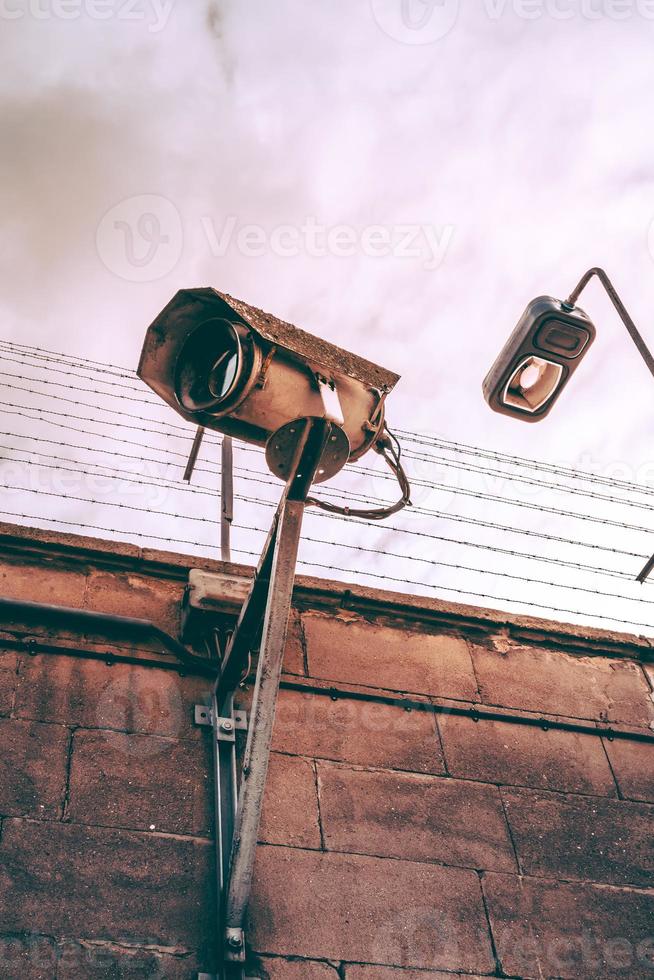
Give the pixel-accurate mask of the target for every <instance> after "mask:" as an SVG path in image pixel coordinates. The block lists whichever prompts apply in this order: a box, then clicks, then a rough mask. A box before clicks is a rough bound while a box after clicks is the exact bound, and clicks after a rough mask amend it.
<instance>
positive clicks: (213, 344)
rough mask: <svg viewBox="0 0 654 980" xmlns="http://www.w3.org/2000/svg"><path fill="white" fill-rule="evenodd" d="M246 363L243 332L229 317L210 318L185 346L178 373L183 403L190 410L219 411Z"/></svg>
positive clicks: (179, 361) (178, 385) (234, 386)
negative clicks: (242, 341)
mask: <svg viewBox="0 0 654 980" xmlns="http://www.w3.org/2000/svg"><path fill="white" fill-rule="evenodd" d="M242 365H243V349H242V346H241V341H240V338H239V334H238V333H237V330H236V328H235V326H234V324H232V323H230V322H229V321H228V320H223V319H215V320H207V321H206V322H205V323H204V324H203V325H202V326H201V327H199V328H198V329H197V330H196V331H195V332H194V333H193V334H192V335H191V336H190V338H189V340H188V341H187V343H186V345H185V346H184V347H183V349H182V351H181V353H180V355H179V359H178V363H177V372H176V383H175V391H176V394H177V399H178V401H179V403H180V404H181V405H182V407H183V408H185V409H186V410H187V411H190V412H197V411H211V410H217V409H218V408H219V407H220V406H221V405H222V403H223V402H225V401H226V400H227V399H228V398H229V397H230V395H232V393H233V392H234V390H235V388H236V386H237V384H238V381H239V378H240V376H241V373H242V371H241V369H242Z"/></svg>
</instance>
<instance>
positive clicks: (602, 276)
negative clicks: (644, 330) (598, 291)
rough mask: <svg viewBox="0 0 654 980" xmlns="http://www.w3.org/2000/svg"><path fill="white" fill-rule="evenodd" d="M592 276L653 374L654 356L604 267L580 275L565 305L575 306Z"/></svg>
mask: <svg viewBox="0 0 654 980" xmlns="http://www.w3.org/2000/svg"><path fill="white" fill-rule="evenodd" d="M593 276H597V278H598V279H599V281H600V282H601V283H602V285H603V286H604V289H605V290H606V291H607V293H608V294H609V296H610V298H611V302H612V303H613V305H614V306H615V308H616V310H617V311H618V313H619V315H620V319H621V320H622V322H623V323H624V325H625V327H626V328H627V330H628V332H629V336H630V337H631V339H632V340H633V342H634V344H635V345H636V347H637V348H638V350H639V352H640V356H641V357H642V359H643V360H644V361H645V364H646V365H647V367H648V368H649V369H650V372H651V373H652V375H654V357H653V356H652V354H651V352H650V350H649V348H648V346H647V344H646V343H645V341H644V340H643V338H642V337H641V335H640V333H639V332H638V329H637V327H636V324H635V323H634V321H633V320H632V319H631V317H630V316H629V314H628V313H627V311H626V309H625V306H624V304H623V302H622V300H621V299H620V297H619V296H618V294H617V292H616V290H615V287H614V285H613V283H612V282H611V280H610V279H609V277H608V276H607V274H606V272H605V271H604V269H600V268H598V267H595V268H593V269H589V270H588V272H586V273H585V274H584V275H583V276H582V277H581V279H580V280H579V283H578V284H577V286H575V288H574V289H573V290H572V292H571V293H570V295H569V296H568V298H567V300H566V305H567V306H570V307H573V306H576V303H577V300H578V299H579V296H580V294H581V293H582V291H583V290H584V289H585V288H586V286H587V285H588V283H589V282H590V280H591V279H592V278H593Z"/></svg>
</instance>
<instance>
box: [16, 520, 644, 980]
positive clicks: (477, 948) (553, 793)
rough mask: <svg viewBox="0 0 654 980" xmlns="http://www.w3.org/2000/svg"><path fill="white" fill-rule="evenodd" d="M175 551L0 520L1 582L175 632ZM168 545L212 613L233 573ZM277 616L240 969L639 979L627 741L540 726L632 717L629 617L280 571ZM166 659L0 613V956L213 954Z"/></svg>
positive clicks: (316, 977)
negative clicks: (0, 618)
mask: <svg viewBox="0 0 654 980" xmlns="http://www.w3.org/2000/svg"><path fill="white" fill-rule="evenodd" d="M189 564H190V563H189V561H188V560H186V559H183V558H179V557H176V556H170V555H163V554H158V553H154V552H147V551H142V550H140V549H137V548H131V547H129V546H123V545H120V546H118V545H115V544H108V543H102V542H93V541H90V540H88V539H84V540H83V539H76V538H72V537H69V536H63V535H55V534H50V533H46V532H34V531H29V532H28V531H26V530H25V529H19V528H13V527H10V526H2V527H0V578H1V579H2V581H1V583H0V594H1V595H5V596H13V597H18V598H26V599H32V600H36V601H46V602H53V603H59V604H62V605H67V606H75V607H79V608H89V609H97V610H102V611H109V612H119V613H121V614H125V615H132V616H141V617H148V618H153V619H154V620H155V621H156V622H157V624H158V625H161V626H163V627H164V628H165V629H167V630H169V631H170V632H172V633H173V634H175V635H176V634H177V631H178V625H179V603H180V600H181V596H182V592H183V589H184V585H185V582H186V578H187V574H188V568H189ZM192 564H194V565H196V566H197V565H199V566H201V567H205V568H208V569H212V570H215V571H219V572H221V573H223V574H224V575H225V578H224V596H225V600H224V608H225V609H226V610H228V611H233V610H235V609H236V608H237V604H238V596H239V594H240V592H241V591H242V579H243V576H244V572H243V571H242V570H239V569H238V568H236V567H235V566H222V565H219V564H216V563H212V562H202V561H200V562H193V563H192ZM292 626H293V628H292V631H291V637H290V640H289V646H288V650H287V656H286V663H285V671H286V673H285V675H284V683H283V689H282V691H281V694H280V706H279V712H278V717H277V723H276V731H275V742H274V753H273V756H272V760H271V768H270V776H269V784H268V792H267V798H266V806H265V812H264V817H263V824H262V829H261V846H260V848H259V854H258V859H257V867H256V874H255V883H254V890H253V897H252V903H251V916H250V918H251V922H250V929H249V934H248V938H249V941H250V944H251V951H252V954H251V968H250V970H249V973H250V974H251V975H253V976H261V977H267V978H269V980H329V978H332V977H333V978H338V977H340V978H341V980H436V978H446V977H448V976H452V974H459V975H465V976H468V977H470V976H472V977H479V976H508V977H517V978H541V977H566V978H567V977H569V978H593V980H595V978H602V977H607V978H608V977H620V978H639V977H652V978H654V882H653V872H654V850H653V849H652V845H651V838H652V814H653V813H654V764H653V762H652V760H653V758H654V745H653V744H651V743H648V742H645V741H632V740H626V739H620V738H618V737H613V738H608V737H598V736H597V735H593V734H587V733H580V732H578V731H569V730H562V729H559V728H557V727H556V725H555V723H556V722H557V721H565V722H570V723H571V724H572V726H573V727H574V726H575V725H576V726H578V725H580V724H581V725H582V726H587V727H593V726H597V725H600V726H602V729H603V730H605V729H606V728H609V727H610V728H611V729H612V730H613V731H614V732H616V733H620V732H633V733H637V734H638V733H639V734H641V735H643V734H647V733H649V734H651V729H650V726H651V723H652V719H653V718H654V704H653V703H652V696H651V687H652V682H653V681H654V676H652V667H651V664H652V647H651V644H650V643H649V642H648V641H647V640H645V639H640V638H635V637H623V636H618V635H616V634H605V633H601V632H598V631H593V630H583V629H579V628H573V627H559V626H555V625H553V624H548V623H544V622H542V621H536V620H527V619H519V618H512V619H509V618H508V617H506V616H502V615H498V614H492V613H490V612H488V611H483V610H474V609H471V608H468V607H463V606H453V605H449V604H444V603H439V602H431V601H428V600H407V598H406V597H400V596H394V595H391V594H388V593H382V592H375V591H370V590H365V589H356V588H352V589H349V590H344V588H343V587H342V586H337V585H335V584H329V583H319V582H316V581H312V580H308V579H302V580H301V581H300V584H299V588H298V590H297V595H296V609H295V611H294V617H293V624H292ZM30 638H32V639H35V640H36V646H35V645H33V644H32V645H30V644H29V643H27V642H26V640H28V639H30ZM43 645H46V646H47V647H48V649H49V652H44V651H43ZM56 647H61V648H63V649H64V650H65V651H66V652H59V653H57V652H56V649H55V648H56ZM72 651H76V652H77V653H82V652H83V651H86V653H85V654H84V655H83V656H72V655H71V652H72ZM110 653H113V654H114V660H113V661H111V665H110V664H109V663H107V660H108V659H110V658H109V657H108V654H110ZM116 654H118V655H121V654H122V655H129V656H130V657H132V658H133V659H135V660H137V661H138V660H139V658H145V660H146V661H147V662H143V663H139V662H137V663H121V662H117V661H116V659H115V655H116ZM92 656H95V657H96V658H99V659H91V657H92ZM153 664H156V665H153ZM178 667H179V665H176V664H175V663H172V662H171V660H170V657H165V656H163V655H162V653H161V651H160V650H159V649H157V647H156V645H154V646H150V647H144V646H142V645H141V646H138V647H135V646H134V645H133V644H132V645H130V646H127V645H126V644H125V641H121V642H120V643H117V642H115V641H111V642H108V640H107V638H106V637H102V636H98V635H84V636H82V635H80V634H79V632H77V631H75V630H73V629H70V630H68V629H67V630H65V631H64V630H62V629H60V628H57V629H55V628H54V627H53V626H52V625H48V624H47V623H44V624H43V625H42V626H39V627H34V626H33V625H30V626H29V627H28V626H26V625H25V624H21V622H20V621H19V620H15V619H13V620H12V621H8V620H5V622H4V623H3V624H0V739H1V740H2V741H1V744H2V747H3V751H2V754H1V755H0V815H1V817H2V825H1V833H0V977H2V978H3V980H4V978H7V980H13V978H20V980H37V978H38V980H41V978H43V980H50V978H56V980H87V978H91V977H93V978H96V977H99V978H103V980H105V978H106V980H109V978H122V977H125V978H129V980H132V978H133V980H136V978H174V980H177V978H179V980H182V978H188V980H190V978H192V977H193V976H194V973H195V972H196V971H197V970H199V969H202V970H207V971H210V970H212V969H213V968H214V967H215V962H214V959H213V956H214V950H213V935H212V921H213V915H214V914H215V904H214V895H213V847H212V840H211V835H212V815H211V764H210V745H209V738H210V733H209V732H208V731H207V730H205V729H198V728H196V727H194V725H193V706H194V704H196V703H199V702H201V703H206V701H207V695H208V692H209V690H210V683H211V682H210V680H208V679H207V678H206V677H202V676H193V675H191V674H189V673H186V672H185V671H184V669H183V668H182V672H181V673H180V671H179V669H177V668H178ZM648 672H649V674H650V676H649V678H648ZM248 697H249V688H247V687H246V688H245V689H244V690H242V692H241V695H240V699H241V702H242V703H243V704H244V705H247V701H248ZM488 709H491V710H492V712H493V713H494V714H495V716H496V718H495V720H488V719H487V718H485V717H483V715H484V713H485V711H487V710H488ZM520 718H521V719H523V721H524V720H525V719H529V718H531V719H534V720H535V721H536V722H537V723H536V724H533V725H530V724H518V723H516V719H520ZM552 725H554V727H552Z"/></svg>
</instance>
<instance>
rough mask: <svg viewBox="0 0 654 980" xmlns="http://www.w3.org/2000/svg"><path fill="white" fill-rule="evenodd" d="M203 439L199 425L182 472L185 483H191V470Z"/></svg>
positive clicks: (202, 430)
mask: <svg viewBox="0 0 654 980" xmlns="http://www.w3.org/2000/svg"><path fill="white" fill-rule="evenodd" d="M203 439H204V426H203V425H199V426H198V428H197V431H196V433H195V437H194V439H193V445H192V446H191V452H190V453H189V457H188V463H187V464H186V469H185V470H184V477H183V479H184V480H186V482H187V483H190V482H191V477H192V476H193V470H194V469H195V464H196V462H197V459H198V453H199V452H200V446H201V445H202V440H203Z"/></svg>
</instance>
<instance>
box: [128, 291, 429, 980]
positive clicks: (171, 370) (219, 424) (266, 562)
mask: <svg viewBox="0 0 654 980" xmlns="http://www.w3.org/2000/svg"><path fill="white" fill-rule="evenodd" d="M138 375H139V377H140V378H142V380H143V381H145V382H146V384H148V385H149V386H150V387H151V388H152V389H153V390H154V391H156V392H157V394H158V395H160V396H161V398H163V400H164V401H165V402H167V404H168V405H170V406H171V407H172V408H174V409H175V411H176V412H179V414H180V415H181V416H182V417H183V418H185V419H187V420H188V421H189V422H193V423H195V424H196V425H197V426H199V428H198V432H197V433H196V437H195V440H194V442H193V447H192V449H191V455H190V457H189V462H188V464H187V467H186V472H185V478H187V479H190V474H191V473H192V470H193V466H194V463H195V460H196V458H197V455H198V452H199V449H200V443H201V438H202V432H203V430H204V428H205V427H207V428H211V429H217V430H218V431H219V432H222V433H223V434H224V436H225V438H226V439H229V438H230V437H231V436H235V437H236V438H238V439H242V440H244V441H245V442H250V443H254V444H255V445H259V446H265V447H266V461H267V463H268V466H269V467H270V469H271V470H272V472H273V473H275V474H276V475H277V476H278V477H280V478H281V479H283V480H284V481H285V482H286V486H285V488H284V492H283V494H282V498H281V501H280V503H279V506H278V508H277V512H276V514H275V517H274V519H273V523H272V527H271V529H270V533H269V535H268V538H267V540H266V543H265V545H264V548H263V552H262V555H261V558H260V560H259V564H258V566H257V570H256V573H255V575H254V577H253V581H252V585H251V588H250V592H249V594H248V596H247V598H246V600H245V602H244V603H243V607H242V609H241V613H240V616H239V618H238V622H237V623H236V626H235V628H234V630H233V632H231V633H230V638H229V641H228V642H227V644H226V645H224V647H222V648H220V649H219V650H217V651H216V652H217V654H218V655H217V660H218V663H219V670H218V678H217V681H216V683H215V685H214V689H213V692H212V698H211V711H210V719H209V721H208V723H209V724H211V726H212V728H213V731H214V738H213V748H214V779H215V797H216V828H217V829H216V849H217V854H216V874H217V879H218V881H217V891H218V896H219V915H218V923H217V925H218V928H219V930H220V935H221V947H222V960H221V964H220V980H242V978H243V973H244V963H245V948H246V944H245V935H244V925H245V916H246V910H247V903H248V896H249V892H250V884H251V880H252V872H253V867H254V855H255V851H256V844H257V839H258V830H259V821H260V816H261V806H262V803H263V794H264V789H265V781H266V772H267V769H268V759H269V756H270V747H271V742H272V728H273V721H274V717H275V706H276V703H277V695H278V690H279V681H280V677H281V670H282V661H283V656H284V649H285V645H286V635H287V631H288V620H289V614H290V609H291V598H292V592H293V583H294V578H295V564H296V561H297V550H298V545H299V541H300V532H301V529H302V518H303V515H304V510H305V507H306V506H307V505H313V506H318V507H322V508H323V509H325V510H329V511H332V512H335V513H340V514H344V515H352V516H356V517H364V518H368V519H371V520H380V519H382V518H384V517H388V516H390V515H391V514H394V513H395V512H396V511H398V510H400V509H401V508H402V507H404V506H406V504H408V503H409V493H410V487H409V482H408V480H407V478H406V475H405V473H404V470H403V468H402V464H401V462H400V448H399V444H398V443H397V440H395V438H394V437H393V436H392V435H391V434H390V433H389V431H388V428H387V427H386V424H385V421H384V403H385V399H386V396H387V395H388V393H389V392H390V391H391V390H392V389H393V388H394V386H395V384H396V382H397V381H398V375H396V374H393V373H392V372H391V371H387V370H385V369H384V368H381V367H379V366H378V365H376V364H372V363H371V362H370V361H366V360H364V359H363V358H361V357H357V356H356V355H354V354H350V353H348V352H347V351H344V350H340V349H339V348H338V347H335V346H334V345H333V344H329V343H327V342H326V341H324V340H321V339H319V338H318V337H314V336H312V335H311V334H309V333H306V332H305V331H304V330H298V329H297V327H293V326H291V324H290V323H284V322H283V321H282V320H278V319H277V318H276V317H273V316H270V315H269V314H267V313H262V312H261V310H257V309H255V307H253V306H249V305H248V304H247V303H242V302H241V301H240V300H236V299H233V298H232V297H231V296H227V295H226V294H224V293H219V292H218V290H216V289H185V290H181V291H180V292H179V293H177V295H176V296H175V297H173V299H172V300H171V302H170V303H169V304H168V306H167V307H166V308H165V310H163V312H162V313H160V314H159V316H158V317H157V319H156V320H155V321H154V323H153V324H152V325H151V326H150V327H149V329H148V331H147V333H146V336H145V343H144V345H143V352H142V354H141V361H140V364H139V368H138ZM372 448H374V449H375V450H376V451H377V452H379V453H380V455H382V456H383V458H384V460H385V461H386V463H387V464H388V466H389V467H390V469H391V470H392V471H393V473H394V474H395V476H396V477H397V480H398V482H399V484H400V488H401V490H402V496H401V499H400V500H399V501H398V502H397V503H395V504H393V505H392V506H389V507H381V508H376V509H371V510H363V509H361V510H359V509H353V508H347V507H340V506H337V505H336V504H331V503H328V502H326V501H323V500H317V499H315V498H313V497H309V491H310V488H311V486H312V484H313V483H320V482H322V481H323V480H327V479H329V478H330V477H331V476H333V475H334V474H335V473H337V472H338V471H339V470H340V469H341V468H342V467H343V466H344V465H345V463H347V462H348V460H352V461H353V460H357V459H360V458H361V457H362V456H363V455H364V453H366V452H367V451H368V450H369V449H372ZM225 459H226V457H225V456H223V477H224V476H225V465H224V464H225ZM228 482H229V481H228ZM227 510H228V511H229V513H227V512H226V509H225V499H223V520H224V521H225V522H227V523H229V521H231V507H228V508H227ZM223 544H224V542H223ZM224 553H225V552H224V551H223V555H224ZM190 591H191V590H190V589H189V591H188V592H187V600H188V602H189V604H190V603H191V599H190V598H189V595H190ZM218 632H219V631H218V630H216V629H211V630H209V632H208V634H207V635H206V636H205V637H204V640H205V642H206V643H207V644H208V645H209V646H210V648H214V647H215V645H216V643H217V635H218ZM256 649H258V650H259V657H258V663H257V678H256V683H255V686H254V694H253V701H252V711H251V718H252V723H251V726H250V729H249V731H248V742H247V747H246V753H245V755H246V760H247V762H246V764H245V765H244V767H243V770H242V778H241V783H240V786H237V785H236V783H237V780H236V771H237V765H236V751H235V741H234V739H235V736H234V731H235V728H236V727H237V714H238V715H241V714H242V712H235V709H234V693H235V690H236V689H237V687H238V685H239V683H240V682H241V680H242V679H243V678H244V676H246V675H247V673H248V671H249V664H250V662H251V653H252V651H253V650H256ZM206 714H207V711H206V708H203V709H202V711H200V715H201V716H202V717H206ZM202 976H203V977H204V976H205V975H202Z"/></svg>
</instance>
